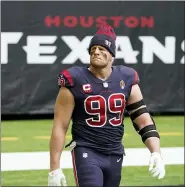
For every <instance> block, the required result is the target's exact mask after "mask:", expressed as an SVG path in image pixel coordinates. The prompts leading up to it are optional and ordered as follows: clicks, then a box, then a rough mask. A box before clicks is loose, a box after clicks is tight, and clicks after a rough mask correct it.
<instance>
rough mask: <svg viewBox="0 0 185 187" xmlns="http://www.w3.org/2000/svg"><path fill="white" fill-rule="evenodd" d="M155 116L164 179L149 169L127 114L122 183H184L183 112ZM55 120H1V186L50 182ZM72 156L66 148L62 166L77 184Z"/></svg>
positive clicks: (144, 184) (156, 184) (72, 182)
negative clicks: (153, 175)
mask: <svg viewBox="0 0 185 187" xmlns="http://www.w3.org/2000/svg"><path fill="white" fill-rule="evenodd" d="M154 120H155V122H156V125H157V128H158V131H159V134H160V136H161V148H162V154H163V157H164V158H165V162H166V176H165V178H164V179H162V180H158V179H156V178H152V177H151V175H150V174H149V172H148V160H149V152H147V151H148V150H147V149H146V148H145V145H144V144H143V143H142V141H141V138H140V136H139V135H138V134H137V133H136V132H135V130H134V128H133V126H132V124H131V121H130V119H129V118H125V136H124V138H123V143H124V146H125V149H126V156H125V158H124V162H123V166H124V167H123V168H122V179H121V186H158V185H168V186H171V185H183V184H184V116H167V117H163V116H158V117H154ZM52 123H53V122H52V120H20V121H2V123H1V127H2V134H1V135H2V136H1V152H2V153H1V170H2V171H1V185H2V186H47V174H48V171H49V170H48V168H49V161H48V160H49V157H48V156H49V154H48V151H49V138H50V133H51V128H52ZM70 131H71V126H70V128H69V130H68V132H67V136H66V143H68V142H69V141H70V139H71V134H70ZM136 148H137V149H136ZM20 155H22V156H23V157H22V156H21V157H20ZM70 160H71V155H70V152H69V150H68V149H65V150H64V152H63V154H62V159H61V166H62V168H64V169H63V170H64V173H65V175H66V178H67V182H68V185H69V186H75V181H74V177H73V171H72V169H71V167H72V165H71V161H70ZM21 167H22V169H21ZM31 167H32V168H31ZM5 170H6V171H5Z"/></svg>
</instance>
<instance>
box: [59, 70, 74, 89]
mask: <svg viewBox="0 0 185 187" xmlns="http://www.w3.org/2000/svg"><path fill="white" fill-rule="evenodd" d="M74 85H75V74H74V68H68V69H64V70H62V71H61V72H60V74H59V75H58V86H59V88H60V87H67V88H72V87H74Z"/></svg>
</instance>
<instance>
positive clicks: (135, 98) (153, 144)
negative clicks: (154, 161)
mask: <svg viewBox="0 0 185 187" xmlns="http://www.w3.org/2000/svg"><path fill="white" fill-rule="evenodd" d="M142 100H143V96H142V93H141V90H140V88H139V85H138V84H135V85H133V86H132V90H131V94H130V97H129V100H128V105H130V106H131V104H134V103H138V102H139V101H142ZM132 106H133V105H132ZM146 110H147V106H146V105H145V104H144V103H142V104H141V106H140V105H138V106H136V109H133V110H132V109H131V110H130V111H129V115H130V116H132V115H134V114H137V112H138V115H139V114H140V112H139V111H141V112H142V111H143V112H145V113H143V114H141V115H139V116H138V117H136V118H135V119H133V122H134V123H135V124H136V125H137V127H138V132H139V131H140V130H141V129H144V128H147V127H146V126H150V127H151V125H153V123H154V121H153V120H152V118H151V116H150V114H149V113H148V112H147V111H146ZM137 127H136V128H137ZM154 128H155V127H154ZM149 131H150V130H149ZM151 133H152V134H151V135H153V133H154V136H155V137H153V136H151V137H149V138H147V139H146V140H145V139H143V140H145V141H143V142H144V143H145V145H146V146H147V147H148V149H149V150H150V152H151V153H152V152H160V141H159V138H158V137H157V134H156V133H157V132H156V130H155V129H151ZM143 135H144V134H143Z"/></svg>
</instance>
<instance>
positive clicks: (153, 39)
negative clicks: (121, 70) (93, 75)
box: [1, 1, 185, 118]
mask: <svg viewBox="0 0 185 187" xmlns="http://www.w3.org/2000/svg"><path fill="white" fill-rule="evenodd" d="M1 7H2V8H1V15H2V20H1V21H2V23H1V26H2V32H1V77H2V86H1V114H2V118H3V117H4V118H9V117H10V116H14V117H16V116H19V117H21V116H22V117H24V116H27V117H28V116H40V117H42V116H45V117H46V116H48V117H52V116H53V107H54V103H55V99H56V96H57V93H58V86H57V77H58V74H59V73H60V71H61V70H63V69H66V68H69V67H71V66H75V65H79V66H88V65H89V55H88V51H87V47H88V43H89V41H90V39H91V37H92V36H93V34H94V33H95V31H96V29H97V27H99V26H100V25H101V24H110V25H112V26H113V28H114V29H115V32H116V33H117V53H116V59H115V62H114V64H115V65H126V66H129V67H132V68H134V69H135V70H136V71H137V72H138V74H139V78H140V87H141V89H142V92H143V95H144V98H145V103H146V104H147V106H148V108H149V110H150V111H151V112H152V113H153V114H184V56H185V52H184V51H185V47H184V45H185V44H184V41H185V37H184V35H185V29H184V22H185V20H184V7H185V6H184V2H180V1H179V2H171V1H164V2H162V1H156V2H131V1H130V2H129V1H127V2H125V1H107V2H105V1H94V2H92V1H91V2H90V1H89V2H88V1H81V2H80V1H78V2H75V1H74V2H70V1H54V2H50V1H46V2H44V1H19V2H18V1H17V2H16V1H15V2H14V1H2V2H1ZM43 7H44V8H43ZM45 117H44V118H45Z"/></svg>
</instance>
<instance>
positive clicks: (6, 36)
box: [1, 32, 23, 64]
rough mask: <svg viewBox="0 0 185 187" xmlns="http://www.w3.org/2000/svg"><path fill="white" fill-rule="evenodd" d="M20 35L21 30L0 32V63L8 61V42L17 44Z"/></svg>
mask: <svg viewBox="0 0 185 187" xmlns="http://www.w3.org/2000/svg"><path fill="white" fill-rule="evenodd" d="M22 35H23V33H22V32H2V33H1V64H7V63H8V44H17V43H18V42H19V40H20V38H21V37H22Z"/></svg>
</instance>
